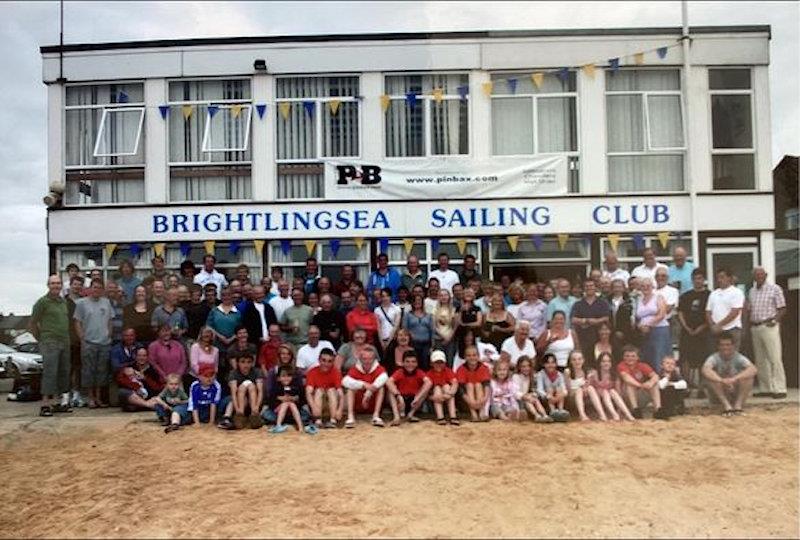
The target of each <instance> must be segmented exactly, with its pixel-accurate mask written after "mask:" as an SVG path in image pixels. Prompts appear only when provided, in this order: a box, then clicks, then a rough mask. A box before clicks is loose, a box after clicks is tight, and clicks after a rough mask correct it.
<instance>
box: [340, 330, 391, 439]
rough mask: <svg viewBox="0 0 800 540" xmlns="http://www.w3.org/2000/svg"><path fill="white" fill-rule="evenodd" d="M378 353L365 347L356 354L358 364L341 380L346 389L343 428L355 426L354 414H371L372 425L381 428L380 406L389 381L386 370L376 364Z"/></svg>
mask: <svg viewBox="0 0 800 540" xmlns="http://www.w3.org/2000/svg"><path fill="white" fill-rule="evenodd" d="M377 358H378V351H377V350H376V349H375V347H372V346H366V347H364V348H363V349H361V351H360V352H359V353H358V362H356V364H355V365H354V366H353V367H351V368H350V370H349V371H348V372H347V375H345V377H344V379H342V386H344V387H345V388H347V420H346V421H345V423H344V427H346V428H353V427H355V426H356V412H360V413H368V412H372V425H373V426H375V427H383V426H384V425H385V424H384V423H383V420H382V419H381V405H383V397H384V395H385V390H386V389H385V388H384V385H385V384H386V381H387V380H389V376H388V375H387V374H386V370H384V369H383V367H382V366H381V365H380V364H379V363H378V360H377Z"/></svg>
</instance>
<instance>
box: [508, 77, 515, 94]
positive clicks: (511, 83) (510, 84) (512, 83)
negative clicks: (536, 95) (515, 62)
mask: <svg viewBox="0 0 800 540" xmlns="http://www.w3.org/2000/svg"><path fill="white" fill-rule="evenodd" d="M506 85H507V86H508V91H509V92H511V93H512V94H516V93H517V79H506Z"/></svg>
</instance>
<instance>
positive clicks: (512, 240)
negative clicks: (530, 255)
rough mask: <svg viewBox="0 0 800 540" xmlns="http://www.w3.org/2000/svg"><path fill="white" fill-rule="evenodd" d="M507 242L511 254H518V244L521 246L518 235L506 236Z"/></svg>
mask: <svg viewBox="0 0 800 540" xmlns="http://www.w3.org/2000/svg"><path fill="white" fill-rule="evenodd" d="M506 242H508V247H509V248H511V252H512V253H516V252H517V244H519V236H517V235H511V236H506Z"/></svg>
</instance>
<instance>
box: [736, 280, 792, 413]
mask: <svg viewBox="0 0 800 540" xmlns="http://www.w3.org/2000/svg"><path fill="white" fill-rule="evenodd" d="M745 310H746V312H747V313H748V315H749V319H750V337H751V338H752V342H753V356H754V360H755V363H756V367H757V368H758V386H757V387H756V392H755V394H754V395H755V396H758V397H767V396H770V397H772V398H773V399H784V398H785V397H786V373H785V371H784V369H783V356H782V348H781V325H780V322H781V319H782V318H783V316H784V314H785V313H786V299H785V298H784V295H783V290H782V289H781V288H780V286H779V285H776V284H774V283H767V271H766V270H764V268H762V267H761V266H756V267H755V268H753V287H752V288H751V289H750V292H749V293H748V295H747V304H746V305H745Z"/></svg>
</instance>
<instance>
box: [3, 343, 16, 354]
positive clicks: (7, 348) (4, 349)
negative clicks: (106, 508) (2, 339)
mask: <svg viewBox="0 0 800 540" xmlns="http://www.w3.org/2000/svg"><path fill="white" fill-rule="evenodd" d="M15 352H17V351H15V350H14V349H12V348H11V347H9V346H8V345H3V344H2V343H0V354H8V353H15Z"/></svg>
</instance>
